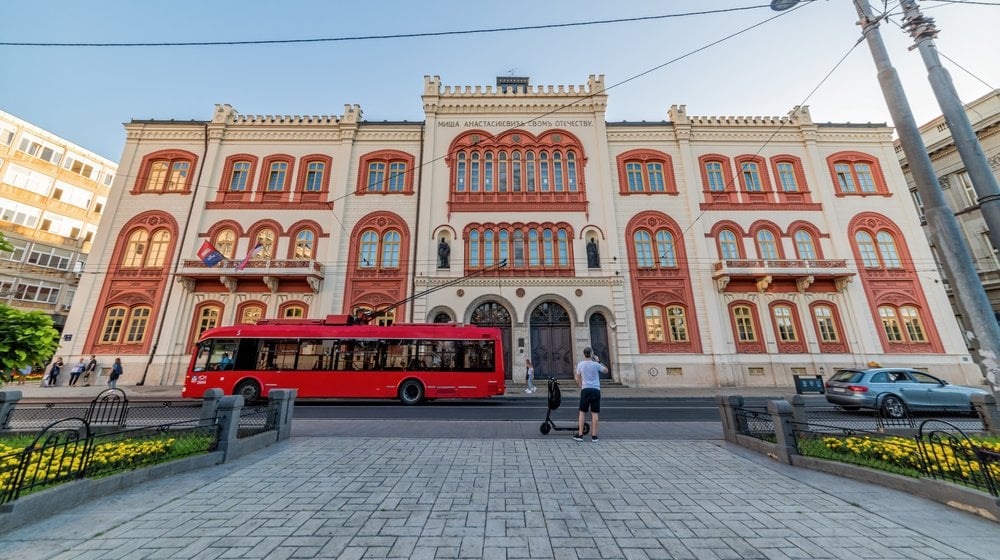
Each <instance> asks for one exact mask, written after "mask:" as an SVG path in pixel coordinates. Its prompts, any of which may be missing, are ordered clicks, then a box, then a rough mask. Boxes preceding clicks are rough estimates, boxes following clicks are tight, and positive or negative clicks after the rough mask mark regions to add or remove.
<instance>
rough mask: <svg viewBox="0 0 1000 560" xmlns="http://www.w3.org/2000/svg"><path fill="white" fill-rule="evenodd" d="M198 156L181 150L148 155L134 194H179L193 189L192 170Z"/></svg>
mask: <svg viewBox="0 0 1000 560" xmlns="http://www.w3.org/2000/svg"><path fill="white" fill-rule="evenodd" d="M196 157H197V156H195V155H194V154H192V153H190V152H185V151H181V150H175V151H159V152H155V153H152V154H147V155H146V156H145V157H144V158H143V160H142V164H141V167H140V171H139V175H138V177H137V178H136V181H135V186H134V187H133V189H132V192H133V193H139V192H147V193H179V192H186V191H189V190H190V189H191V179H192V177H191V170H192V169H193V168H194V162H195V159H196Z"/></svg>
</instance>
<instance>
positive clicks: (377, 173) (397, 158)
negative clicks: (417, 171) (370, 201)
mask: <svg viewBox="0 0 1000 560" xmlns="http://www.w3.org/2000/svg"><path fill="white" fill-rule="evenodd" d="M414 159H415V158H414V157H413V156H412V155H410V154H408V153H406V152H401V151H398V150H380V151H377V152H371V153H367V154H364V155H362V157H361V161H360V163H359V167H358V186H357V190H356V192H357V194H359V195H365V194H383V195H386V194H409V193H412V192H413V174H412V173H410V172H409V170H410V168H411V166H412V165H413V161H414ZM457 161H458V166H457V169H456V181H457V182H456V188H457V189H458V190H465V181H466V177H465V157H464V154H461V153H459V154H458V160H457Z"/></svg>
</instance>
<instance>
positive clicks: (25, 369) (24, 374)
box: [17, 365, 31, 385]
mask: <svg viewBox="0 0 1000 560" xmlns="http://www.w3.org/2000/svg"><path fill="white" fill-rule="evenodd" d="M19 373H20V375H18V376H17V384H18V385H24V380H25V379H27V378H28V376H29V375H31V366H30V365H28V366H24V367H23V368H21V371H20V372H19Z"/></svg>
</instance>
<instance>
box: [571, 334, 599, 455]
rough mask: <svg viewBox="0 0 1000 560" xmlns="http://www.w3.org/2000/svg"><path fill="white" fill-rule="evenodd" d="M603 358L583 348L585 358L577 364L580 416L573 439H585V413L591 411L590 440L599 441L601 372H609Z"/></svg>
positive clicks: (588, 347) (587, 348)
mask: <svg viewBox="0 0 1000 560" xmlns="http://www.w3.org/2000/svg"><path fill="white" fill-rule="evenodd" d="M607 372H608V368H606V367H604V364H602V363H601V359H600V358H598V357H597V354H594V351H593V350H591V349H590V346H587V347H585V348H584V349H583V360H581V361H580V363H578V364H577V365H576V384H577V385H578V386H579V387H580V417H579V422H578V423H577V430H576V434H574V435H573V439H574V440H576V441H583V415H584V414H585V413H586V412H588V411H589V412H590V421H591V423H592V424H593V427H592V431H591V432H590V441H592V442H594V443H597V441H598V439H597V419H598V413H599V412H601V374H602V373H607Z"/></svg>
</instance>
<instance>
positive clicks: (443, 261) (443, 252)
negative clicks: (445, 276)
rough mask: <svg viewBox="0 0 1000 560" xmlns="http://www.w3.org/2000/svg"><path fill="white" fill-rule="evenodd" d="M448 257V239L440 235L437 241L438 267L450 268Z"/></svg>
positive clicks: (449, 250) (449, 248)
mask: <svg viewBox="0 0 1000 560" xmlns="http://www.w3.org/2000/svg"><path fill="white" fill-rule="evenodd" d="M450 258H451V247H450V246H449V245H448V240H446V239H445V238H443V237H442V238H441V241H439V242H438V268H450V266H451V265H450V263H449V260H450Z"/></svg>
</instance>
